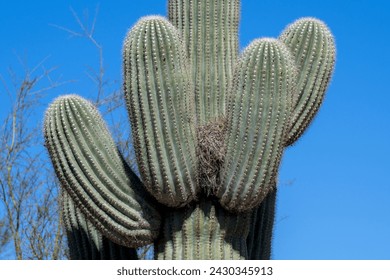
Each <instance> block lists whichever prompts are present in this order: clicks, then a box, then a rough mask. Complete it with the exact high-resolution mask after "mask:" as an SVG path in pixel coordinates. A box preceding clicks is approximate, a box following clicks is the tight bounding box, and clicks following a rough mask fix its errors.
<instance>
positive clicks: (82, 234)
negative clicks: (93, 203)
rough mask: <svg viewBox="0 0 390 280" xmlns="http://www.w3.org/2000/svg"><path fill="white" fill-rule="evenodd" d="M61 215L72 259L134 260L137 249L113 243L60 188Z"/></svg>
mask: <svg viewBox="0 0 390 280" xmlns="http://www.w3.org/2000/svg"><path fill="white" fill-rule="evenodd" d="M61 206H62V214H63V215H62V216H63V221H64V225H65V230H66V234H67V239H68V246H69V255H70V258H71V259H72V260H136V259H138V257H137V251H136V249H134V248H128V247H125V246H121V245H118V244H115V243H114V242H112V241H111V240H110V239H108V238H107V237H105V236H103V235H102V234H101V233H100V231H98V230H97V228H96V227H95V226H94V225H93V224H92V223H91V222H90V221H89V220H88V219H87V218H86V217H85V215H84V214H83V213H81V211H80V210H79V209H78V208H77V207H76V206H75V205H74V203H73V200H72V199H71V198H70V196H69V195H68V194H67V192H66V191H65V190H64V189H62V190H61Z"/></svg>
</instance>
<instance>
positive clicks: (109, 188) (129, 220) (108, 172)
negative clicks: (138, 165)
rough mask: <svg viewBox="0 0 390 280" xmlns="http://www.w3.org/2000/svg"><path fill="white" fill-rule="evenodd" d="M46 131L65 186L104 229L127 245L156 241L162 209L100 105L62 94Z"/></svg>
mask: <svg viewBox="0 0 390 280" xmlns="http://www.w3.org/2000/svg"><path fill="white" fill-rule="evenodd" d="M44 132H45V133H44V134H45V140H46V147H47V149H48V150H49V154H50V156H51V160H52V162H53V165H54V168H55V170H56V173H57V176H58V177H59V179H60V182H61V186H62V187H63V188H64V189H66V192H67V193H68V194H69V196H70V197H71V198H72V199H73V200H74V203H75V204H76V206H77V207H79V208H80V210H81V211H82V213H83V214H84V215H85V216H86V217H87V218H88V219H89V220H91V221H92V223H93V224H94V225H95V226H96V227H97V228H98V229H99V230H100V231H101V232H102V234H103V235H105V236H106V237H108V238H109V239H111V240H112V241H114V242H116V243H118V244H120V245H123V246H129V247H138V246H142V245H145V244H148V243H150V242H152V241H153V240H154V238H155V237H156V236H157V235H158V233H159V227H160V216H159V212H158V209H157V208H156V205H154V203H153V200H152V198H150V200H148V199H147V198H148V196H149V195H148V194H147V193H146V191H145V190H144V189H143V187H142V184H141V182H140V181H139V179H138V178H137V176H136V175H135V174H134V173H132V171H131V170H130V168H129V167H128V166H127V164H126V163H125V161H124V160H123V158H122V157H121V155H120V154H119V152H118V150H117V147H116V146H115V143H114V141H113V139H112V138H111V136H110V134H109V132H108V130H107V128H106V126H105V123H104V122H103V120H102V118H101V116H100V115H99V113H98V111H97V110H96V108H95V107H93V105H92V104H91V103H90V102H88V101H86V100H84V99H83V98H81V97H78V96H76V95H67V96H62V97H59V98H57V99H56V100H55V101H54V102H53V103H52V104H51V106H50V107H49V109H48V110H47V112H46V117H45V127H44Z"/></svg>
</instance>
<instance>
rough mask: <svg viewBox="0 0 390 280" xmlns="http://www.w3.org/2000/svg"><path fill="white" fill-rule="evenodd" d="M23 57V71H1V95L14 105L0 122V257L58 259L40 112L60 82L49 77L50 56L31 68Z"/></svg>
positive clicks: (55, 219)
mask: <svg viewBox="0 0 390 280" xmlns="http://www.w3.org/2000/svg"><path fill="white" fill-rule="evenodd" d="M19 61H20V62H21V65H22V66H23V68H24V73H22V75H20V76H19V75H17V74H16V73H15V72H14V71H13V70H12V69H9V71H8V74H7V76H3V75H1V76H0V79H1V82H2V90H1V91H0V96H1V97H0V98H1V100H2V102H4V103H5V102H6V100H7V99H8V102H9V104H10V105H9V107H8V111H7V112H6V113H5V117H4V118H3V119H2V120H1V127H0V209H1V211H0V213H1V214H0V221H1V223H0V256H2V258H15V259H19V260H21V259H58V258H61V257H62V256H63V249H62V247H63V246H62V230H61V228H60V227H58V222H59V220H58V219H59V218H58V217H59V215H58V211H57V208H56V206H54V202H55V201H56V200H57V195H56V189H57V188H56V186H55V184H53V183H52V182H50V181H48V178H49V177H50V176H48V174H50V173H46V172H44V171H45V170H47V169H48V168H47V167H48V163H47V160H46V159H45V157H44V156H42V153H43V152H44V151H43V148H42V147H43V143H42V137H41V134H42V132H41V122H37V121H36V120H37V117H39V116H37V115H36V114H37V112H38V110H37V108H39V107H40V104H42V100H43V98H44V96H45V95H46V94H47V93H48V92H49V91H50V90H52V89H53V88H56V87H58V86H59V85H61V83H60V82H58V81H56V80H53V79H52V78H51V76H52V73H53V71H54V68H51V69H46V68H45V67H44V64H45V61H46V59H44V60H42V61H41V62H40V63H38V64H37V65H36V66H35V67H33V68H28V67H27V66H26V65H25V63H24V62H23V61H22V60H20V59H19ZM51 173H52V172H51ZM49 236H50V238H49ZM51 236H54V238H51ZM43 239H45V240H44V242H43Z"/></svg>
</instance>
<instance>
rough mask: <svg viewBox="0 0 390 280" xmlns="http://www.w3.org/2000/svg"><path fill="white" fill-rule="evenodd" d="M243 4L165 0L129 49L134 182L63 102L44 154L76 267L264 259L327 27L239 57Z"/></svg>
mask: <svg viewBox="0 0 390 280" xmlns="http://www.w3.org/2000/svg"><path fill="white" fill-rule="evenodd" d="M239 7H240V3H239V0H229V1H227V0H169V1H168V13H169V15H168V18H164V17H161V16H150V17H145V18H142V19H140V20H139V22H138V23H136V24H135V26H134V27H133V28H132V29H131V30H130V31H129V32H128V34H127V36H126V39H125V42H124V47H123V72H124V75H123V78H124V92H125V100H126V105H127V109H128V113H129V118H130V122H131V128H132V135H133V143H134V149H135V153H136V157H137V164H138V167H139V171H140V178H138V177H137V175H136V174H134V172H133V171H132V170H131V169H130V167H129V166H128V165H127V164H126V162H125V160H124V159H123V157H122V155H121V154H120V152H119V151H118V150H117V148H116V147H115V144H114V141H113V139H112V138H111V136H110V135H109V132H108V130H107V128H106V126H105V124H104V122H103V120H102V118H101V116H100V115H99V113H98V112H97V110H96V108H94V107H93V105H92V104H91V103H90V102H88V101H86V100H85V99H83V98H81V97H80V96H76V95H67V96H63V97H59V98H57V99H56V100H55V101H54V102H53V103H52V104H51V105H50V107H49V109H48V110H47V113H46V118H45V126H44V134H45V139H46V147H47V148H48V151H49V155H50V157H51V159H52V162H53V165H54V168H55V170H56V173H57V176H58V177H59V179H60V182H61V186H62V192H61V193H62V206H63V213H64V221H65V227H66V230H67V233H68V242H69V248H70V253H71V257H72V258H74V259H107V258H122V259H125V258H129V259H136V258H137V255H136V248H138V247H140V246H143V245H145V244H152V243H153V244H154V250H155V254H154V257H155V258H156V259H268V258H270V255H271V239H272V228H273V220H274V212H275V211H274V210H275V201H276V191H277V188H276V185H277V173H278V168H279V164H280V160H281V158H282V155H283V151H284V148H285V147H287V146H289V145H291V144H293V143H294V142H295V141H296V140H297V139H298V138H299V137H300V136H301V135H302V133H303V132H304V131H305V129H306V128H307V126H308V125H309V124H310V122H311V120H312V119H313V117H314V116H315V114H316V113H317V111H318V108H319V106H320V104H321V102H322V100H323V96H324V94H325V91H326V89H327V86H328V84H329V81H330V78H331V74H332V71H333V67H334V61H335V46H334V40H333V37H332V35H331V33H330V31H329V30H328V28H327V27H326V25H325V24H324V23H322V22H321V21H319V20H317V19H313V18H302V19H300V20H298V21H296V22H295V23H293V24H291V25H289V26H288V27H287V28H286V30H285V31H284V32H283V33H282V35H281V36H280V37H279V38H276V39H272V38H262V39H257V40H255V41H253V42H252V43H251V44H250V45H249V46H248V47H247V48H245V50H244V51H243V52H242V53H241V54H239V51H238V23H239V14H240V13H239Z"/></svg>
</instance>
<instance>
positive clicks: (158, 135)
mask: <svg viewBox="0 0 390 280" xmlns="http://www.w3.org/2000/svg"><path fill="white" fill-rule="evenodd" d="M123 57H124V79H125V82H124V87H125V96H126V100H127V108H128V111H129V116H130V120H131V123H132V131H133V139H134V146H135V151H136V155H137V161H138V165H139V170H140V173H141V176H142V180H143V183H144V184H145V187H146V188H147V189H148V190H149V192H150V193H151V194H152V195H153V196H154V197H155V198H156V199H157V200H158V201H159V202H160V203H162V204H164V205H167V206H171V207H180V206H183V205H185V204H187V203H188V202H190V201H192V200H194V199H195V198H196V195H197V192H198V183H197V173H196V155H195V129H194V125H195V115H194V113H195V112H194V108H193V104H194V100H193V94H191V81H190V78H189V71H188V69H187V65H188V60H187V58H186V55H185V50H184V46H183V45H182V41H181V39H180V36H179V33H178V31H177V30H176V28H175V27H174V26H173V25H172V24H171V23H169V22H168V20H166V19H164V18H162V17H157V16H154V17H146V18H143V19H141V20H140V21H139V22H138V23H137V24H136V25H135V26H134V27H133V28H132V29H131V30H130V31H129V33H128V35H127V37H126V40H125V43H124V50H123Z"/></svg>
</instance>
